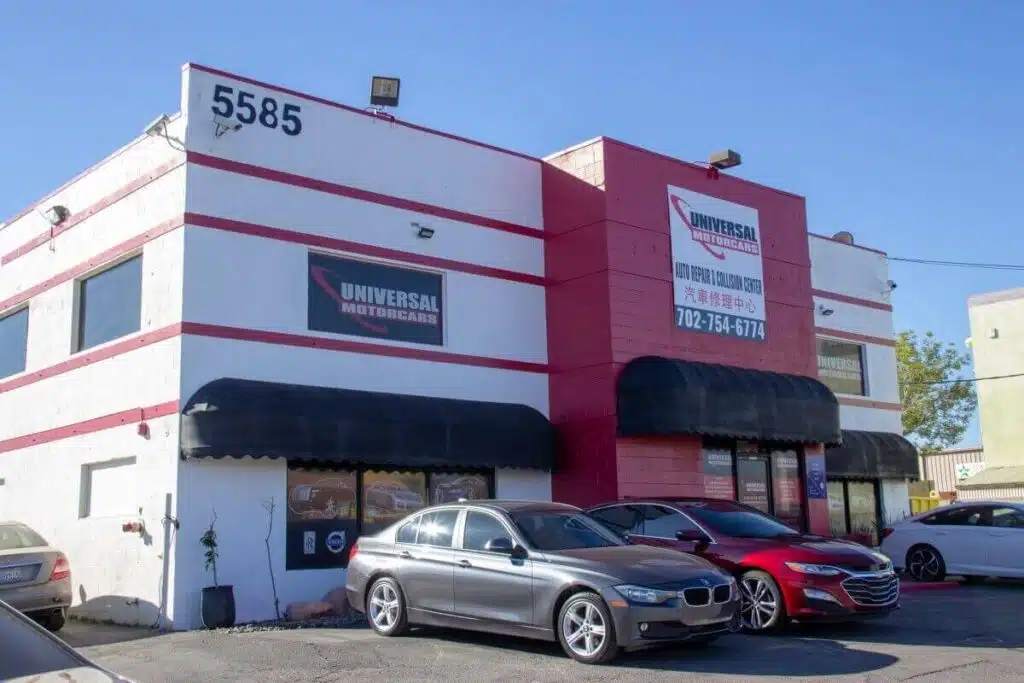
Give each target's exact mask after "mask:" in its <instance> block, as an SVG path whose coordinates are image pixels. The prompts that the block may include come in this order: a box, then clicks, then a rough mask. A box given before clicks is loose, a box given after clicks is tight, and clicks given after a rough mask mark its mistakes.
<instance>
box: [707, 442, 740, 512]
mask: <svg viewBox="0 0 1024 683" xmlns="http://www.w3.org/2000/svg"><path fill="white" fill-rule="evenodd" d="M701 467H702V468H703V474H704V495H705V496H706V497H708V498H720V499H722V500H736V486H735V484H734V479H733V467H732V449H731V448H720V447H717V448H716V447H712V446H707V445H705V446H704V448H703V449H702V450H701Z"/></svg>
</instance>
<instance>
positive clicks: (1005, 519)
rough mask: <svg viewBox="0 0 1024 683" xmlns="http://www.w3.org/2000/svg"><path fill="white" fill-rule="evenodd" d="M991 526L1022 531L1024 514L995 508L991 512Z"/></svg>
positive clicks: (1016, 510)
mask: <svg viewBox="0 0 1024 683" xmlns="http://www.w3.org/2000/svg"><path fill="white" fill-rule="evenodd" d="M992 526H995V527H1001V528H1004V529H1024V512H1021V511H1020V510H1018V509H1016V508H995V509H994V510H992Z"/></svg>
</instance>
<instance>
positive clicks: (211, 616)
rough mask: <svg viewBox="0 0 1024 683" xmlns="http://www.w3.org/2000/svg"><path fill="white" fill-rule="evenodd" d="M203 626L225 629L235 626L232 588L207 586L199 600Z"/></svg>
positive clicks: (233, 592)
mask: <svg viewBox="0 0 1024 683" xmlns="http://www.w3.org/2000/svg"><path fill="white" fill-rule="evenodd" d="M200 609H201V611H202V617H203V626H205V627H206V628H227V627H229V626H234V625H235V591H234V588H233V586H207V587H206V588H204V589H203V595H202V598H201V599H200Z"/></svg>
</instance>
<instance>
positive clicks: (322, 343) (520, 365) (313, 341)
mask: <svg viewBox="0 0 1024 683" xmlns="http://www.w3.org/2000/svg"><path fill="white" fill-rule="evenodd" d="M181 327H182V329H181V333H182V334H188V335H194V336H197V337H211V338H214V339H233V340H236V341H247V342H257V343H260V344H273V345H275V346H294V347H300V348H307V349H324V350H326V351H347V352H349V353H363V354H367V355H371V356H388V357H390V358H407V359H410V360H424V361H432V362H435V363H451V364H454V365H472V366H475V367H481V368H494V369H498V370H516V371H519V372H536V373H547V372H548V366H547V365H546V364H544V363H530V362H527V361H521V360H507V359H504V358H487V357H484V356H469V355H464V354H461V353H448V352H446V351H432V350H429V349H419V348H409V347H405V346H389V345H385V344H372V343H365V342H357V341H350V340H347V339H333V338H332V339H328V338H326V337H315V336H310V335H303V334H290V333H286V332H266V331H263V330H251V329H245V328H240V327H227V326H225V325H210V324H207V323H182V326H181Z"/></svg>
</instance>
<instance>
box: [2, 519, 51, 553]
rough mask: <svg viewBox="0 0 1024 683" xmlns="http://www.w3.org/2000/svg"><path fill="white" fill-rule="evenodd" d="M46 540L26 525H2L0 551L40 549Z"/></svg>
mask: <svg viewBox="0 0 1024 683" xmlns="http://www.w3.org/2000/svg"><path fill="white" fill-rule="evenodd" d="M45 545H46V540H45V539H44V538H43V537H42V536H40V535H39V534H37V533H36V532H34V531H32V530H31V529H29V528H28V527H27V526H25V525H24V524H0V551H2V550H21V549H22V548H38V547H41V546H45Z"/></svg>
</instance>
